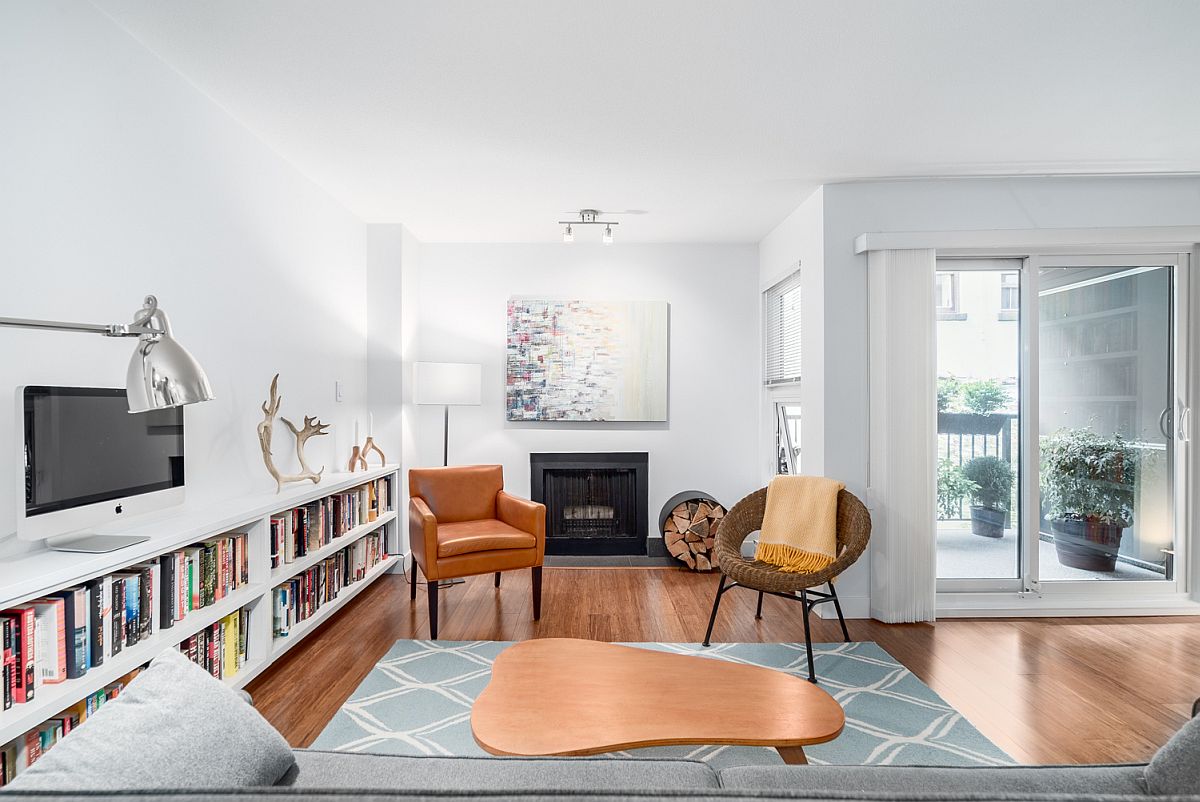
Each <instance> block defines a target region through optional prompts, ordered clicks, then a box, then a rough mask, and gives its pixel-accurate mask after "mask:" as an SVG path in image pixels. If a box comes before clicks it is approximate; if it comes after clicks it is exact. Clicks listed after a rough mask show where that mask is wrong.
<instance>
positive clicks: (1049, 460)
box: [1041, 429, 1139, 526]
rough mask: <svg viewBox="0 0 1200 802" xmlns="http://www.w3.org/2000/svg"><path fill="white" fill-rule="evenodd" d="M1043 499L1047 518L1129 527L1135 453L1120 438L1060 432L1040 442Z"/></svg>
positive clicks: (1136, 463)
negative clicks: (1089, 521) (1047, 512)
mask: <svg viewBox="0 0 1200 802" xmlns="http://www.w3.org/2000/svg"><path fill="white" fill-rule="evenodd" d="M1041 452H1042V476H1041V482H1042V497H1043V500H1044V501H1045V502H1046V504H1047V506H1048V508H1049V517H1050V518H1073V519H1077V520H1093V521H1100V522H1102V523H1106V524H1115V525H1117V526H1129V525H1131V524H1132V523H1133V503H1134V495H1135V491H1136V488H1137V484H1136V482H1137V473H1138V467H1139V464H1138V463H1139V459H1138V451H1137V449H1135V448H1134V447H1133V445H1132V444H1131V443H1130V442H1129V441H1128V440H1126V439H1125V438H1123V437H1121V435H1119V434H1118V435H1114V436H1112V437H1105V436H1103V435H1100V434H1097V433H1096V432H1094V431H1092V430H1091V429H1059V430H1058V431H1057V432H1055V433H1054V434H1052V435H1049V436H1048V437H1043V438H1042V441H1041Z"/></svg>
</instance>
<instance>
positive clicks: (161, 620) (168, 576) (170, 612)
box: [158, 554, 176, 629]
mask: <svg viewBox="0 0 1200 802" xmlns="http://www.w3.org/2000/svg"><path fill="white" fill-rule="evenodd" d="M158 564H159V569H158V576H159V579H160V581H161V582H162V585H161V587H160V588H159V590H160V591H161V592H160V593H159V596H160V597H161V598H160V599H159V610H158V627H159V629H170V628H171V627H172V626H173V625H174V623H175V599H176V593H175V555H174V554H164V555H163V556H161V557H159V558H158Z"/></svg>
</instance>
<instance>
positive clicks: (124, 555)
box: [0, 465, 399, 610]
mask: <svg viewBox="0 0 1200 802" xmlns="http://www.w3.org/2000/svg"><path fill="white" fill-rule="evenodd" d="M398 470H399V466H397V465H384V466H382V467H377V468H370V469H368V470H366V471H358V472H357V473H334V474H328V475H327V476H325V477H324V478H323V479H322V481H321V483H320V484H315V485H314V484H312V483H310V482H305V483H304V484H303V485H299V484H297V485H291V486H288V487H285V488H284V489H283V492H282V493H278V494H277V493H274V492H268V493H256V494H248V495H245V496H241V497H234V498H228V499H218V500H206V501H204V502H197V503H190V502H189V503H185V504H182V505H180V506H178V507H172V508H170V509H168V510H162V511H160V512H156V513H151V514H149V515H143V516H140V517H139V518H137V519H135V520H132V521H129V522H125V523H123V524H114V525H110V526H106V527H103V528H100V529H97V530H96V532H97V533H98V534H128V535H148V536H149V537H150V539H149V540H148V541H146V542H145V543H139V544H137V545H136V546H129V547H127V548H124V549H119V550H117V551H110V552H108V553H106V554H79V553H76V552H66V551H53V550H51V549H48V548H47V549H39V550H37V551H35V552H32V553H29V554H23V555H20V556H18V557H16V558H15V559H12V560H5V561H4V562H3V564H0V610H3V609H7V608H9V607H12V606H14V605H17V604H21V603H22V602H25V601H28V600H29V599H36V598H37V597H38V596H40V595H42V594H43V593H45V592H47V590H49V589H52V588H61V587H67V586H69V585H74V584H78V583H80V582H86V581H87V580H89V579H93V578H95V577H97V576H103V575H105V574H107V573H111V572H112V571H114V570H117V569H119V568H121V567H123V566H126V565H133V564H134V563H138V562H142V561H144V560H148V559H150V558H152V557H157V556H158V555H160V554H163V553H165V552H168V551H173V550H175V549H177V548H182V547H184V546H189V545H191V544H192V543H196V542H198V541H200V540H204V539H206V538H210V537H213V536H214V535H216V534H219V533H222V532H232V531H238V530H242V529H244V528H245V527H248V526H250V525H251V524H254V523H257V522H258V521H259V520H260V519H261V518H263V517H264V516H268V515H272V514H274V513H277V512H282V511H284V510H290V509H291V508H292V507H298V506H301V505H303V504H307V503H308V502H310V501H316V500H317V499H319V498H324V497H325V496H329V495H332V494H334V493H340V492H341V491H343V490H349V489H350V488H352V487H357V486H358V485H360V484H362V483H364V482H369V481H371V480H372V479H378V478H379V477H381V476H386V475H387V474H389V473H396V472H397V471H398Z"/></svg>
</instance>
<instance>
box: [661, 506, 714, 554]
mask: <svg viewBox="0 0 1200 802" xmlns="http://www.w3.org/2000/svg"><path fill="white" fill-rule="evenodd" d="M724 517H725V508H724V507H722V506H721V505H720V504H718V503H717V502H715V501H709V500H707V499H702V498H698V499H692V500H690V501H684V502H681V503H680V504H679V505H678V506H677V507H675V509H673V510H671V514H670V515H669V516H667V520H666V523H664V524H663V542H664V543H665V545H666V547H667V551H668V552H670V553H671V554H672V555H674V556H675V557H676V558H677V559H679V560H682V561H683V562H685V563H687V566H688V567H689V568H691V569H692V570H693V571H710V570H712V569H713V568H716V567H717V550H716V542H717V529H718V528H719V527H720V526H721V519H722V518H724Z"/></svg>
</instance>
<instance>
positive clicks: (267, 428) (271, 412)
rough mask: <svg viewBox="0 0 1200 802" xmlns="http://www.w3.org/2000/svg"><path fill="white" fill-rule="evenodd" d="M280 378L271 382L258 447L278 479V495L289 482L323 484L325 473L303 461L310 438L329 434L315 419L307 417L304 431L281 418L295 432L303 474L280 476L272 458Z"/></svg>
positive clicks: (322, 424)
mask: <svg viewBox="0 0 1200 802" xmlns="http://www.w3.org/2000/svg"><path fill="white" fill-rule="evenodd" d="M278 391H279V374H278V373H276V374H275V378H273V379H271V397H270V398H269V399H268V400H266V401H264V402H263V404H262V411H263V420H262V422H261V423H259V424H258V443H259V445H260V446H262V455H263V463H264V464H265V465H266V466H267V472H268V473H270V474H271V476H273V477H275V492H276V493H278V492H279V491H280V490H282V489H283V486H284V485H285V484H288V483H290V482H303V481H306V480H307V481H310V482H312V483H313V484H317V483H318V482H320V481H321V474H322V473H323V472H324V471H325V469H324V468H321V470H319V471H313V469H312V468H310V467H308V463H307V462H306V461H305V459H304V443H305V442H306V441H307V440H308V438H310V437H315V436H317V435H322V434H328V432H326V431H325V430H326V429H328V428H329V424H328V423H321V421H319V420H318V419H316V418H310V417H308V416H307V415H305V416H304V428H303V429H297V428H296V427H295V426H294V425H292V422H291V421H289V420H288V419H287V418H281V419H280V420H282V421H283V422H284V423H285V424H287V427H288V428H289V429H291V430H292V434H294V435H296V457H297V458H298V459H299V460H300V469H301V471H302V472H301V473H296V474H285V473H281V472H280V471H279V469H278V468H276V467H275V460H274V458H273V456H272V454H271V436H272V434H273V431H274V428H275V416H276V415H277V414H279V405H280V404H281V403H282V402H283V399H282V398H281V397H280V396H279V392H278Z"/></svg>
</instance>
